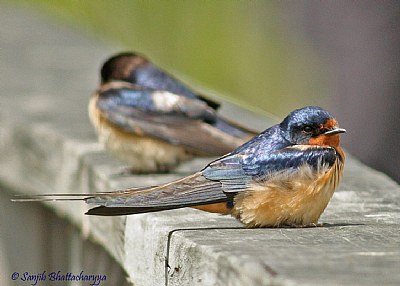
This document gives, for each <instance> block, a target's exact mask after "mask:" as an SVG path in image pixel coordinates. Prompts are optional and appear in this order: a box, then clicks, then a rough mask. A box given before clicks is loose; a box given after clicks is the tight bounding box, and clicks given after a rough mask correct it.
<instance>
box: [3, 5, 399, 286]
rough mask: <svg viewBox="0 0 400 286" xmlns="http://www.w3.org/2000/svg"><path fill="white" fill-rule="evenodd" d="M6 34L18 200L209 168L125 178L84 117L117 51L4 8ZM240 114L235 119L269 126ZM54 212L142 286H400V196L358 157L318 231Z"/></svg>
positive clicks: (73, 209) (10, 148)
mask: <svg viewBox="0 0 400 286" xmlns="http://www.w3.org/2000/svg"><path fill="white" fill-rule="evenodd" d="M0 27H2V28H1V29H0V42H1V43H2V49H1V62H2V65H0V75H1V79H2V80H1V82H0V84H1V89H0V92H1V109H0V134H1V136H0V158H1V159H0V181H1V184H2V185H6V186H8V188H9V189H12V190H13V191H14V192H15V194H18V193H19V194H21V193H24V194H27V193H32V194H35V193H53V192H59V193H68V192H71V193H87V192H96V191H109V190H113V189H118V188H122V187H127V186H144V185H154V184H158V183H162V182H166V181H170V180H173V179H176V178H178V177H181V176H183V175H185V174H188V173H190V172H192V171H195V170H198V169H199V168H201V167H203V166H204V165H205V164H206V162H207V159H202V160H195V161H193V162H190V163H188V164H185V165H183V166H181V167H180V168H179V170H178V171H177V173H174V174H168V175H154V176H132V177H120V176H117V175H116V174H117V173H118V172H119V171H120V170H121V167H122V166H121V165H120V164H119V163H118V162H116V161H114V160H113V159H112V158H111V157H109V156H108V155H107V154H105V153H104V151H102V148H101V146H100V145H99V144H97V143H96V140H95V137H94V134H93V131H92V128H91V127H90V125H89V122H88V119H87V115H86V104H87V101H88V96H89V94H90V93H91V92H92V91H93V89H94V88H95V86H96V85H97V73H98V66H99V63H100V62H101V61H102V60H103V59H104V58H106V57H107V56H108V55H109V54H110V53H111V52H112V51H114V50H113V49H111V48H110V47H107V46H105V44H101V43H98V42H96V41H94V40H88V39H85V38H84V37H83V36H82V35H79V34H77V33H74V32H71V31H70V30H67V29H65V28H63V27H59V26H53V27H52V26H50V25H49V24H48V23H47V22H46V21H44V20H40V19H38V18H37V17H33V16H32V15H30V14H26V13H21V12H19V11H16V10H9V9H4V8H3V7H2V9H1V10H0ZM231 108H233V107H232V106H227V107H226V109H225V112H226V113H227V115H230V116H234V117H237V114H240V117H241V118H243V119H244V121H247V122H248V123H249V121H251V122H252V124H257V126H258V127H260V126H262V125H264V127H267V126H269V125H270V124H271V121H270V120H267V119H265V120H264V119H262V120H260V118H257V117H249V116H246V115H244V111H241V110H238V109H236V111H232V110H231ZM9 204H11V202H10V203H9ZM47 205H48V206H49V207H50V208H51V209H52V210H54V211H55V212H56V213H57V214H58V215H60V216H61V217H65V218H67V219H69V220H71V221H72V222H73V223H74V224H76V225H77V226H79V227H80V228H81V229H82V236H83V237H89V238H90V239H93V240H95V241H97V242H98V243H100V244H101V245H102V246H103V247H104V249H106V250H107V251H108V252H109V253H111V255H113V256H114V257H115V258H116V259H117V261H118V262H119V263H120V264H121V265H122V267H123V268H124V269H126V271H127V273H128V275H129V278H130V279H131V281H133V282H134V283H135V285H189V284H194V285H377V284H380V285H399V284H400V272H399V269H400V188H399V186H398V185H397V184H396V183H394V182H393V181H392V180H390V179H389V178H388V177H386V176H385V175H383V174H381V173H379V172H376V171H374V170H372V169H370V168H368V167H366V166H364V165H362V164H360V163H359V162H357V160H355V159H353V158H351V157H350V158H348V160H347V164H346V169H345V175H344V179H343V182H342V184H341V186H340V187H339V190H338V191H337V192H336V193H335V195H334V197H333V199H332V201H331V203H330V205H329V206H328V208H327V210H326V212H325V213H324V215H323V216H322V218H321V220H320V222H322V223H325V225H324V226H323V227H318V228H305V229H256V230H248V229H244V228H243V227H242V225H241V224H239V223H238V222H237V221H236V220H234V219H232V218H230V217H226V216H219V215H216V214H208V213H203V212H200V211H197V210H192V209H181V210H173V211H165V212H161V213H153V214H143V215H136V216H128V217H115V218H106V217H87V216H84V215H83V213H84V211H85V210H86V209H87V206H86V205H85V204H84V203H79V202H73V203H48V204H47ZM10 271H13V269H11V270H10Z"/></svg>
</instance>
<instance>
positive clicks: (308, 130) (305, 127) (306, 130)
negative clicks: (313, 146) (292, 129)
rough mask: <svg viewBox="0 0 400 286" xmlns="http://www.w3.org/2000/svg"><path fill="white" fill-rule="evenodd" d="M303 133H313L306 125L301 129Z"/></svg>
mask: <svg viewBox="0 0 400 286" xmlns="http://www.w3.org/2000/svg"><path fill="white" fill-rule="evenodd" d="M303 131H304V132H306V133H311V132H312V131H313V128H312V127H311V126H310V125H306V126H304V127H303Z"/></svg>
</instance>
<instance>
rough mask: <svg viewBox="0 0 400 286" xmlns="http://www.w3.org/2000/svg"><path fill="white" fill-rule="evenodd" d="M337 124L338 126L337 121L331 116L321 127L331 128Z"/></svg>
mask: <svg viewBox="0 0 400 286" xmlns="http://www.w3.org/2000/svg"><path fill="white" fill-rule="evenodd" d="M337 126H338V122H337V121H336V119H333V118H331V119H328V120H327V121H326V122H325V123H324V124H323V127H324V128H327V129H332V128H334V127H337Z"/></svg>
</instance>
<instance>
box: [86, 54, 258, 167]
mask: <svg viewBox="0 0 400 286" xmlns="http://www.w3.org/2000/svg"><path fill="white" fill-rule="evenodd" d="M101 81H102V84H101V86H100V88H99V89H98V90H97V92H96V93H95V94H94V95H93V96H92V97H91V100H90V103H89V118H90V120H91V122H92V124H93V125H94V127H95V129H96V131H97V134H98V137H99V141H100V142H101V143H103V144H104V145H105V147H106V149H107V150H108V151H110V152H111V153H112V154H113V155H115V156H116V157H117V158H118V159H120V160H121V161H123V162H125V163H127V164H128V165H129V166H130V167H131V170H132V171H133V172H135V173H149V172H164V171H169V170H170V169H171V168H173V167H175V166H177V165H178V164H179V163H180V162H182V161H186V160H189V159H191V158H192V157H193V156H221V155H223V154H226V153H228V152H230V151H232V150H233V149H235V148H236V147H238V146H240V145H241V144H243V143H245V142H246V141H248V140H249V139H250V138H252V137H254V136H255V135H256V134H257V133H256V132H254V131H252V130H249V129H247V128H244V127H241V126H239V125H238V124H236V123H233V122H229V121H228V120H226V119H224V118H223V117H221V116H220V115H219V114H218V113H217V110H216V109H217V108H218V104H217V103H215V102H213V101H211V100H207V99H205V97H202V96H200V95H198V94H195V93H194V92H192V91H191V90H190V89H189V88H187V87H186V86H184V85H183V84H182V83H180V82H179V81H178V80H176V79H175V78H173V77H172V76H170V75H168V74H167V73H165V72H164V71H162V70H160V69H158V68H157V67H156V66H154V65H153V64H151V63H150V62H149V61H148V60H147V59H145V58H144V57H142V56H138V55H136V54H133V53H122V54H118V55H116V56H113V57H111V58H110V59H109V60H107V61H106V62H105V63H104V65H103V67H102V69H101Z"/></svg>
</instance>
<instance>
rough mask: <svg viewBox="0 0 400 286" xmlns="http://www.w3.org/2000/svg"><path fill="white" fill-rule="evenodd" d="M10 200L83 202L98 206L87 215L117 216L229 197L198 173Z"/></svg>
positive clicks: (224, 200)
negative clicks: (158, 183) (153, 182)
mask: <svg viewBox="0 0 400 286" xmlns="http://www.w3.org/2000/svg"><path fill="white" fill-rule="evenodd" d="M12 201H14V202H38V201H85V202H86V203H88V204H90V205H98V207H95V208H92V209H90V210H89V211H88V212H87V213H86V214H88V215H100V216H116V215H128V214H138V213H147V212H156V211H162V210H170V209H177V208H183V207H195V206H202V205H211V204H215V203H224V202H227V201H228V197H227V196H226V195H225V194H224V192H223V190H222V186H221V183H220V182H218V181H211V180H208V179H206V178H205V177H204V176H203V175H202V174H201V172H199V173H196V174H194V175H191V176H188V177H185V178H182V179H180V180H177V181H174V182H171V183H167V184H164V185H161V186H157V187H150V188H132V189H127V190H120V191H116V192H103V193H94V194H44V195H33V196H17V197H16V198H14V199H12ZM221 205H223V204H221ZM200 209H202V208H200ZM205 209H206V208H205ZM222 209H223V210H222ZM214 212H215V210H214ZM220 212H226V208H221V211H220Z"/></svg>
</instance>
